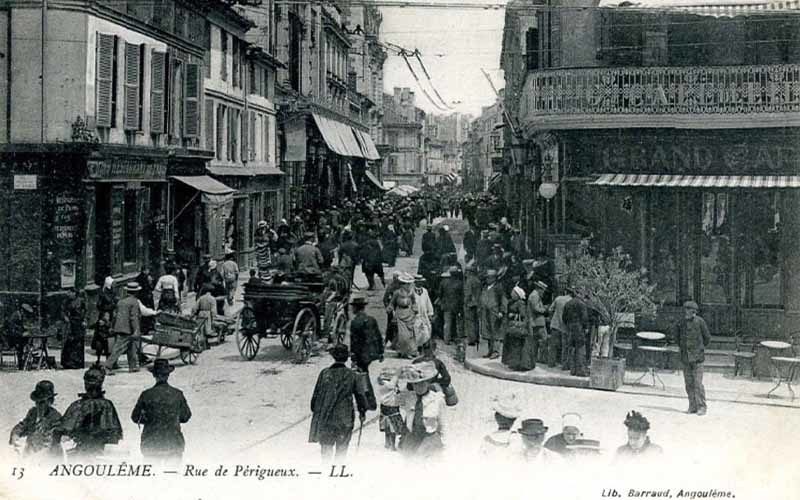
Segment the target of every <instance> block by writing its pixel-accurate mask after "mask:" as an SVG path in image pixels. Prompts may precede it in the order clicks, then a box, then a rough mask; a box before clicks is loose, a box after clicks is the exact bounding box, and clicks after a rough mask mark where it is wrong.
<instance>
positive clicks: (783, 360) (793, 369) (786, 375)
mask: <svg viewBox="0 0 800 500" xmlns="http://www.w3.org/2000/svg"><path fill="white" fill-rule="evenodd" d="M771 359H772V365H773V368H774V370H775V372H774V373H775V377H776V378H777V381H778V382H777V383H776V384H775V387H773V388H772V389H770V390H769V392H768V393H767V397H770V395H771V394H772V393H773V392H774V391H775V389H777V388H778V387H780V385H781V384H783V383H785V384H786V387H787V388H788V389H789V393H790V394H791V395H792V401H794V390H793V389H792V382H793V381H794V379H795V378H796V377H797V375H798V373H800V358H789V357H786V356H774V357H772V358H771Z"/></svg>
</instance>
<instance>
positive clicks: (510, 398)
mask: <svg viewBox="0 0 800 500" xmlns="http://www.w3.org/2000/svg"><path fill="white" fill-rule="evenodd" d="M492 410H494V421H495V422H497V430H496V431H494V432H492V433H491V434H487V435H486V436H484V437H483V444H482V445H481V452H480V453H481V455H482V456H484V457H485V458H488V459H489V460H501V459H508V458H510V453H509V449H510V448H511V437H512V432H511V428H512V427H513V426H514V422H516V421H517V418H519V414H520V412H521V410H520V405H519V398H518V397H517V395H516V394H513V393H512V394H506V395H504V396H499V397H498V396H495V398H494V399H493V401H492Z"/></svg>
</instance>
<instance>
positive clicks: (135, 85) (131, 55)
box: [124, 42, 141, 130]
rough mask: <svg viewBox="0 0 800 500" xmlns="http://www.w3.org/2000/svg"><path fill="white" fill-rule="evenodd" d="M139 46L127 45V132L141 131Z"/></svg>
mask: <svg viewBox="0 0 800 500" xmlns="http://www.w3.org/2000/svg"><path fill="white" fill-rule="evenodd" d="M140 54H141V49H140V48H139V45H136V44H133V43H127V42H126V43H125V80H124V81H125V93H124V99H125V130H139V71H140V61H139V55H140Z"/></svg>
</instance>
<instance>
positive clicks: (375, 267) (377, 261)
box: [361, 229, 386, 290]
mask: <svg viewBox="0 0 800 500" xmlns="http://www.w3.org/2000/svg"><path fill="white" fill-rule="evenodd" d="M368 234H369V237H368V238H367V240H366V241H364V244H363V245H361V271H362V272H363V273H364V275H365V276H366V277H367V283H368V284H369V290H373V289H374V288H375V276H376V275H377V276H378V278H379V279H380V280H381V285H382V286H383V288H386V280H385V278H384V275H383V251H382V250H381V244H380V242H379V241H378V237H377V233H376V231H375V230H373V229H370V230H369V233H368Z"/></svg>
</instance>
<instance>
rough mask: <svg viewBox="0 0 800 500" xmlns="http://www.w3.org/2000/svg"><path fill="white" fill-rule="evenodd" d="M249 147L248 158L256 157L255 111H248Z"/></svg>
mask: <svg viewBox="0 0 800 500" xmlns="http://www.w3.org/2000/svg"><path fill="white" fill-rule="evenodd" d="M249 147H250V159H251V160H255V159H256V114H255V112H253V111H251V112H250V140H249Z"/></svg>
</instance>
